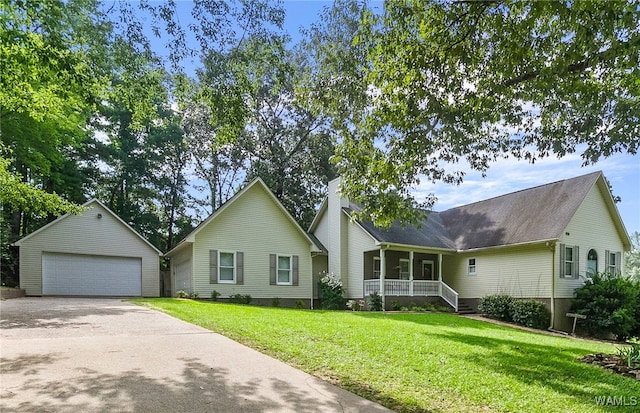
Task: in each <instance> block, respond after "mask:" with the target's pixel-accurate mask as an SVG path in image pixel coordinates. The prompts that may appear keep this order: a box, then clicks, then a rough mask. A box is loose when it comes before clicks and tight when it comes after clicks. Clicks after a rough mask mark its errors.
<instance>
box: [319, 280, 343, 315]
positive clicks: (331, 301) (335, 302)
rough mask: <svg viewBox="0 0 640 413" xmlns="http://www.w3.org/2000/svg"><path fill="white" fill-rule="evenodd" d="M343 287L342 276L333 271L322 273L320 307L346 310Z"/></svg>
mask: <svg viewBox="0 0 640 413" xmlns="http://www.w3.org/2000/svg"><path fill="white" fill-rule="evenodd" d="M342 293H343V288H342V281H341V280H340V276H338V275H335V274H333V273H330V274H327V273H326V272H323V273H321V277H320V284H319V285H318V298H319V299H320V307H321V308H322V309H324V310H344V307H345V299H344V297H342Z"/></svg>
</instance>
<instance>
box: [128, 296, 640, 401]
mask: <svg viewBox="0 0 640 413" xmlns="http://www.w3.org/2000/svg"><path fill="white" fill-rule="evenodd" d="M133 301H134V302H135V303H138V304H141V305H145V306H148V307H151V308H154V309H158V310H160V311H164V312H166V313H168V314H170V315H172V316H174V317H177V318H180V319H182V320H185V321H188V322H190V323H193V324H197V325H199V326H202V327H205V328H207V329H210V330H212V331H216V332H218V333H220V334H223V335H225V336H227V337H230V338H232V339H233V340H236V341H239V342H241V343H244V344H245V345H247V346H249V347H253V348H255V349H257V350H259V351H261V352H263V353H266V354H269V355H271V356H273V357H276V358H278V359H280V360H283V361H284V362H286V363H288V364H290V365H293V366H296V367H298V368H300V369H302V370H304V371H306V372H309V373H311V374H313V375H316V376H318V377H321V378H323V379H326V380H328V381H330V382H332V383H335V384H337V385H339V386H340V387H343V388H345V389H347V390H349V391H352V392H354V393H356V394H359V395H361V396H363V397H366V398H368V399H370V400H374V401H377V402H379V403H381V404H383V405H385V406H387V407H389V408H391V409H394V410H397V411H399V412H423V411H458V412H468V411H483V412H484V411H516V412H543V411H544V412H581V413H582V412H609V411H612V410H614V411H638V409H639V406H640V382H639V381H636V380H632V379H629V378H625V377H621V376H618V375H614V374H612V373H609V372H607V371H604V370H603V369H600V368H597V367H593V366H590V365H586V364H583V363H580V362H578V361H577V360H576V358H577V357H580V356H583V355H585V354H588V353H596V352H607V353H614V352H615V351H616V349H615V346H613V345H608V344H604V343H603V344H600V343H595V342H588V341H583V340H575V339H571V338H563V337H553V336H548V335H544V334H534V333H529V332H526V331H522V330H518V329H513V328H508V327H502V326H497V325H494V324H490V323H485V322H481V321H476V320H470V319H466V318H463V317H459V316H456V315H452V314H435V313H419V314H406V313H405V314H383V313H369V312H337V311H312V310H293V309H281V308H268V307H254V306H241V305H231V304H220V303H211V302H199V301H189V300H177V299H139V300H133ZM601 397H605V398H606V397H609V398H610V399H609V403H617V404H623V406H617V407H614V406H612V405H611V404H609V405H607V406H601V405H598V403H597V402H596V399H597V398H601ZM613 397H616V400H613ZM624 404H627V406H624ZM634 404H636V405H634Z"/></svg>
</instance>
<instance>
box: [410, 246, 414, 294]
mask: <svg viewBox="0 0 640 413" xmlns="http://www.w3.org/2000/svg"><path fill="white" fill-rule="evenodd" d="M409 295H410V296H412V297H413V251H409Z"/></svg>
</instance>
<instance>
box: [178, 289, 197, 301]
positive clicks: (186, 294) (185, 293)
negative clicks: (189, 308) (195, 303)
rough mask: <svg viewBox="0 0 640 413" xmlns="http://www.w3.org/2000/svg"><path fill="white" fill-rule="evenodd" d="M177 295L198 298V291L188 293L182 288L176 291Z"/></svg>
mask: <svg viewBox="0 0 640 413" xmlns="http://www.w3.org/2000/svg"><path fill="white" fill-rule="evenodd" d="M176 297H178V298H189V299H192V300H195V299H196V298H198V293H196V292H195V291H194V292H191V293H188V292H186V291H185V290H180V291H178V292H177V293H176Z"/></svg>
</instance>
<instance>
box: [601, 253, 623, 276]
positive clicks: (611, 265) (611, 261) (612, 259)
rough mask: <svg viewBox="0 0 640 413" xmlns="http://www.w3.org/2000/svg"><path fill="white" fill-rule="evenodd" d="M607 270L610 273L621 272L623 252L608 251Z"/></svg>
mask: <svg viewBox="0 0 640 413" xmlns="http://www.w3.org/2000/svg"><path fill="white" fill-rule="evenodd" d="M605 261H606V262H605V264H606V265H605V266H606V271H607V272H609V273H610V274H618V273H619V272H620V267H621V264H622V263H621V262H620V261H622V254H621V253H619V252H611V251H606V256H605Z"/></svg>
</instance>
